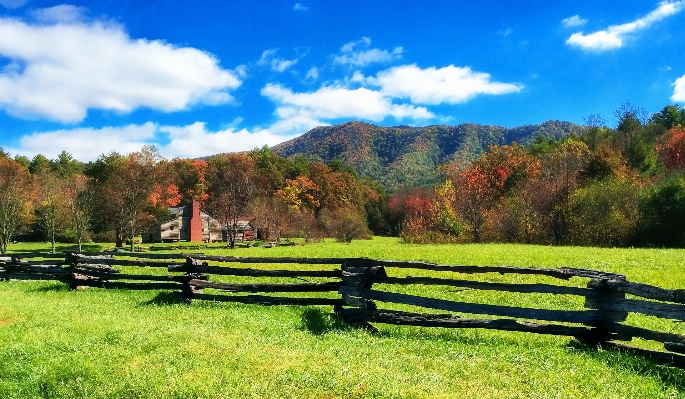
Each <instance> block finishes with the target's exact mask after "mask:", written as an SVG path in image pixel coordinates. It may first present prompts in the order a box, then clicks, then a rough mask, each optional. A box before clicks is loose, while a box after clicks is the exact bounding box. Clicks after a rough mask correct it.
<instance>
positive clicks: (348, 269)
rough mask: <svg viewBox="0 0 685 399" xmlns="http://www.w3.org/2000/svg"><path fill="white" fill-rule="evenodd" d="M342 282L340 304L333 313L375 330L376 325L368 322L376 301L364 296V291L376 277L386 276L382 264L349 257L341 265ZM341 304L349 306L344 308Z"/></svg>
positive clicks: (372, 316)
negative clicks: (349, 307)
mask: <svg viewBox="0 0 685 399" xmlns="http://www.w3.org/2000/svg"><path fill="white" fill-rule="evenodd" d="M341 269H342V284H341V285H340V289H339V290H338V292H339V293H340V294H341V296H342V305H337V306H336V308H335V313H336V314H338V315H339V316H340V317H342V319H343V320H344V321H345V322H348V323H352V324H358V325H360V326H361V327H362V328H364V329H367V330H370V331H373V332H377V331H378V329H376V327H374V326H372V325H371V324H369V323H368V322H369V321H372V320H373V318H374V316H375V314H376V309H377V307H376V303H375V302H374V301H372V300H370V299H367V298H365V297H364V291H365V290H370V289H371V287H372V286H373V283H374V280H375V278H376V277H387V274H386V273H385V268H384V267H383V266H379V265H375V263H374V261H373V260H371V259H367V258H351V259H347V260H345V262H344V263H343V264H342V266H341ZM343 306H351V307H353V308H352V309H345V308H344V307H343Z"/></svg>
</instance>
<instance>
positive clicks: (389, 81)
mask: <svg viewBox="0 0 685 399" xmlns="http://www.w3.org/2000/svg"><path fill="white" fill-rule="evenodd" d="M355 77H356V79H357V80H360V79H362V77H361V76H359V75H355ZM365 81H366V83H367V84H371V85H374V86H378V87H380V93H382V94H383V95H384V96H388V97H393V98H408V99H410V100H411V101H412V102H413V103H417V104H433V105H434V104H441V103H448V104H455V103H463V102H466V101H468V100H470V99H472V98H473V97H475V96H477V95H480V94H492V95H498V94H508V93H516V92H519V91H521V89H522V88H523V86H521V85H519V84H513V83H501V82H492V81H491V80H490V74H488V73H484V72H474V71H472V70H471V68H469V67H463V68H462V67H455V66H454V65H449V66H446V67H443V68H439V69H438V68H435V67H430V68H425V69H421V68H419V67H417V66H416V65H415V64H412V65H403V66H399V67H394V68H390V69H387V70H385V71H381V72H379V73H378V74H377V75H376V77H375V78H374V77H369V78H366V79H365Z"/></svg>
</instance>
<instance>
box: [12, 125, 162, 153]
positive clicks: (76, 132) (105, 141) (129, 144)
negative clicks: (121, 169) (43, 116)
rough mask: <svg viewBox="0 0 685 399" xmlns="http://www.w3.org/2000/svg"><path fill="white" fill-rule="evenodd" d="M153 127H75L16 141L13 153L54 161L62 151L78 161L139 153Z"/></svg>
mask: <svg viewBox="0 0 685 399" xmlns="http://www.w3.org/2000/svg"><path fill="white" fill-rule="evenodd" d="M156 130H157V127H156V125H155V124H154V123H152V122H147V123H145V124H143V125H128V126H121V127H103V128H101V129H93V128H78V129H65V130H56V131H52V132H40V133H33V134H30V135H27V136H24V137H22V138H21V139H20V140H19V148H16V149H11V152H12V153H13V154H17V155H24V156H27V157H29V158H33V157H34V156H35V155H37V154H43V155H45V156H46V157H48V158H50V159H56V158H57V156H58V155H59V153H60V152H62V150H65V151H67V152H69V153H70V154H71V155H72V156H73V157H74V158H75V159H78V160H79V161H83V162H86V161H94V160H96V159H97V157H98V156H99V155H100V154H108V153H110V152H112V151H116V152H119V153H120V154H128V153H130V152H133V151H138V150H140V149H141V148H142V147H143V146H144V145H145V144H149V142H150V141H151V140H154V138H155V132H156Z"/></svg>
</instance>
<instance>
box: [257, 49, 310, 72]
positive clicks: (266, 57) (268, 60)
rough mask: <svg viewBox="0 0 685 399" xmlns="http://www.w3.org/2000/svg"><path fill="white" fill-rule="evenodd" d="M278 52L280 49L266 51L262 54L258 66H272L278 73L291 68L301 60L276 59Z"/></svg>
mask: <svg viewBox="0 0 685 399" xmlns="http://www.w3.org/2000/svg"><path fill="white" fill-rule="evenodd" d="M277 52H278V49H270V50H264V51H263V52H262V56H261V57H260V58H259V61H257V65H269V66H271V69H272V70H274V71H276V72H283V71H285V70H286V69H288V68H290V67H291V66H293V65H295V64H297V62H298V61H299V60H300V59H299V58H295V59H294V60H286V59H284V58H278V57H276V53H277Z"/></svg>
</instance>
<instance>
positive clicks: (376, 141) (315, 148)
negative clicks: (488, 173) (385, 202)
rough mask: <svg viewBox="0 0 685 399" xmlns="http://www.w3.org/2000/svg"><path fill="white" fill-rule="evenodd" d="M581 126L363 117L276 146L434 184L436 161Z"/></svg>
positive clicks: (369, 172) (390, 179)
mask: <svg viewBox="0 0 685 399" xmlns="http://www.w3.org/2000/svg"><path fill="white" fill-rule="evenodd" d="M579 129H580V126H578V125H576V124H573V123H570V122H561V121H547V122H545V123H542V124H537V125H525V126H519V127H514V128H506V127H501V126H491V125H477V124H473V123H464V124H460V125H456V126H442V125H434V126H426V127H409V126H395V127H381V126H376V125H372V124H369V123H364V122H356V121H352V122H347V123H343V124H340V125H334V126H320V127H317V128H314V129H312V130H310V131H309V132H307V133H305V134H304V135H302V136H300V137H297V138H295V139H292V140H290V141H287V142H284V143H281V144H278V145H276V146H274V147H273V148H272V149H273V151H274V152H275V153H277V154H278V155H281V156H284V157H288V158H290V157H297V156H300V155H301V156H304V157H305V158H306V159H308V160H319V161H323V162H325V163H328V162H330V161H332V160H334V159H339V160H340V161H342V162H343V164H345V165H349V166H351V167H353V168H354V169H355V170H356V171H357V173H359V175H360V176H362V177H370V178H372V179H374V180H376V181H378V182H379V183H381V184H382V185H383V186H385V187H386V188H387V189H391V190H392V189H394V188H396V187H399V186H410V187H411V186H421V185H430V184H433V183H435V182H436V181H437V180H438V174H437V166H438V165H440V164H443V163H446V162H450V161H460V162H464V164H467V163H469V162H471V161H473V160H475V159H478V158H479V157H480V156H481V154H482V153H483V152H484V151H485V150H487V148H488V146H489V145H493V144H494V145H505V144H511V143H512V142H516V143H519V144H523V145H529V144H531V143H532V142H533V140H535V139H536V138H537V137H545V138H549V139H560V138H562V137H565V136H567V135H568V134H569V133H571V132H573V131H577V130H579Z"/></svg>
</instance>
